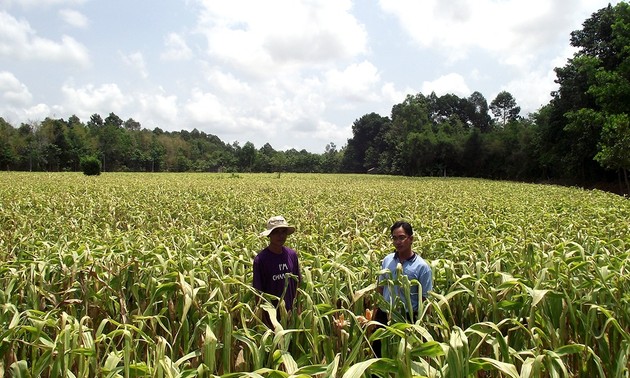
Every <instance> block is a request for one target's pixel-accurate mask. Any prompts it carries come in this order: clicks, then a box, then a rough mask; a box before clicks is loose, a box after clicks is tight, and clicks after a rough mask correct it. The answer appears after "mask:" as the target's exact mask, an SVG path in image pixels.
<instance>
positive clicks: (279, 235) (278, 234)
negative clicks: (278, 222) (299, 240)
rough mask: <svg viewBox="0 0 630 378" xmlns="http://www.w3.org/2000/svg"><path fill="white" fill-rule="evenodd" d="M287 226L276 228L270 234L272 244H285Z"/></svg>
mask: <svg viewBox="0 0 630 378" xmlns="http://www.w3.org/2000/svg"><path fill="white" fill-rule="evenodd" d="M287 230H288V229H287V228H283V227H280V228H276V229H275V230H273V231H272V232H271V233H270V234H269V241H270V243H271V244H279V245H284V242H286V241H287Z"/></svg>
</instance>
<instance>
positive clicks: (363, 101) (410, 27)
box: [0, 0, 618, 153]
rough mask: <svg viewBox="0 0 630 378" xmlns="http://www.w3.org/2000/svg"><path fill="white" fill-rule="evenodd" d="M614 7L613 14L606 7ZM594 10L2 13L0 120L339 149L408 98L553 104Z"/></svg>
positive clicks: (306, 7)
mask: <svg viewBox="0 0 630 378" xmlns="http://www.w3.org/2000/svg"><path fill="white" fill-rule="evenodd" d="M617 2H618V1H611V2H610V3H611V4H612V5H614V4H616V3H617ZM608 4H609V1H601V0H448V1H446V0H362V1H358V0H357V1H350V0H266V1H260V0H125V1H123V0H106V1H105V0H101V1H97V0H0V117H3V118H4V119H5V120H6V121H7V122H9V123H10V124H12V125H13V126H15V127H18V126H19V125H20V124H21V123H30V124H34V123H37V122H41V121H43V120H44V119H45V118H46V117H51V118H55V119H58V118H63V119H66V120H67V119H68V118H69V117H70V116H72V115H76V116H78V117H79V118H80V119H81V121H82V122H84V123H85V122H87V121H89V120H90V116H91V115H93V114H99V115H100V116H101V117H102V118H103V119H105V118H106V117H107V116H108V115H109V114H110V113H115V114H116V115H117V116H118V117H120V118H121V119H122V120H123V121H124V120H128V119H130V118H132V119H134V120H135V121H137V122H139V123H140V124H141V126H142V127H143V128H146V129H149V130H153V129H154V128H156V127H159V128H160V129H162V130H164V131H181V130H188V131H192V130H193V129H197V130H199V131H203V132H205V133H207V134H213V135H216V136H218V137H219V138H220V139H221V140H222V141H223V142H225V143H230V144H231V143H234V142H237V143H238V144H239V145H240V146H243V145H244V144H245V143H247V142H251V143H253V144H254V146H255V147H256V148H261V147H262V146H263V145H265V144H266V143H269V144H270V145H271V146H272V147H273V148H274V149H275V150H282V151H285V150H288V149H291V148H295V149H296V150H302V149H305V150H307V151H309V152H313V153H322V152H324V150H325V148H326V146H327V145H329V144H330V143H333V144H334V145H335V147H336V148H337V149H341V148H342V147H343V146H345V145H346V144H347V140H348V139H349V138H351V137H352V124H353V123H354V122H355V121H356V120H358V119H359V118H361V117H362V116H363V115H366V114H369V113H372V112H374V113H378V114H380V115H381V116H390V115H391V109H392V107H393V106H394V105H395V104H399V103H401V102H402V101H404V99H405V97H406V96H407V95H416V94H418V93H421V94H423V95H426V96H428V95H430V94H431V93H432V92H435V93H436V95H438V96H442V95H445V94H455V95H457V96H459V97H468V96H470V95H471V94H472V93H473V92H475V91H477V92H480V93H481V94H482V95H483V96H484V97H485V98H486V100H487V102H488V104H490V102H491V101H492V100H493V99H494V98H495V97H496V95H497V94H498V93H499V92H501V91H508V92H510V93H511V94H512V96H513V97H514V98H515V99H516V102H517V104H518V105H519V106H520V107H521V109H522V111H521V115H522V116H527V115H528V114H529V113H531V112H535V111H537V110H538V109H540V107H541V106H543V105H545V104H547V103H548V102H549V100H550V98H551V97H550V92H552V91H553V90H555V89H557V85H556V84H555V83H554V80H555V78H556V76H555V73H554V71H553V70H554V68H555V67H562V66H564V65H565V64H566V63H567V59H568V58H570V57H571V56H572V55H573V53H574V52H575V50H574V49H573V48H572V47H571V46H570V33H571V32H572V31H574V30H579V29H581V28H582V23H583V22H584V21H585V20H586V19H588V18H589V17H590V16H591V15H592V14H593V13H594V12H596V11H597V10H599V9H601V8H603V7H606V6H607V5H608Z"/></svg>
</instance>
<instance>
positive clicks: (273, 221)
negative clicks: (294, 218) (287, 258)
mask: <svg viewBox="0 0 630 378" xmlns="http://www.w3.org/2000/svg"><path fill="white" fill-rule="evenodd" d="M276 228H286V229H287V235H291V234H292V233H294V232H295V227H293V226H289V223H288V222H287V221H286V219H284V217H283V216H281V215H278V216H275V217H271V218H269V220H268V221H267V229H266V230H265V231H263V232H261V233H260V236H269V234H271V232H272V231H273V230H275V229H276Z"/></svg>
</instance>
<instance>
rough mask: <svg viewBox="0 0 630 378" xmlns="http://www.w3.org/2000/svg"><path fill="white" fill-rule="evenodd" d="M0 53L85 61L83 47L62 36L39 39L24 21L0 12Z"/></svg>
mask: <svg viewBox="0 0 630 378" xmlns="http://www.w3.org/2000/svg"><path fill="white" fill-rule="evenodd" d="M0 56H6V57H10V58H12V59H19V60H24V61H26V60H41V61H55V62H70V63H73V64H77V65H80V66H87V65H88V64H89V60H90V59H89V56H88V52H87V49H86V48H85V46H83V45H82V44H80V43H79V42H77V41H76V40H75V39H74V38H72V37H70V36H67V35H64V36H62V37H61V42H60V43H58V42H54V41H52V40H50V39H46V38H40V37H38V36H37V33H36V32H35V31H34V30H33V29H32V28H31V26H30V25H29V23H28V22H26V21H23V20H21V21H18V20H17V19H16V18H15V17H13V16H11V15H10V14H8V13H6V12H0Z"/></svg>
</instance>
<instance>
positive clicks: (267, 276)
mask: <svg viewBox="0 0 630 378" xmlns="http://www.w3.org/2000/svg"><path fill="white" fill-rule="evenodd" d="M293 232H295V227H293V226H289V223H287V221H286V220H285V219H284V217H282V216H275V217H272V218H270V219H269V220H268V221H267V228H266V230H265V231H263V232H261V233H260V235H261V236H267V237H268V238H269V245H268V246H267V247H266V248H265V249H263V250H262V251H260V252H259V253H258V255H256V257H255V258H254V288H256V289H258V290H260V291H261V292H264V293H268V294H272V295H275V296H276V297H278V298H281V299H284V305H285V308H286V309H287V311H289V310H291V309H292V308H293V304H294V302H295V298H296V295H297V288H298V286H299V283H300V282H301V281H302V275H301V274H300V265H299V263H298V256H297V253H296V252H295V251H294V250H293V249H291V248H289V247H286V246H284V243H285V242H286V240H287V236H288V235H291V234H292V233H293ZM273 304H274V305H277V304H278V303H277V301H274V302H273ZM278 314H279V313H278ZM267 319H268V318H267V316H266V313H265V320H267ZM265 323H267V324H268V325H269V322H268V321H265Z"/></svg>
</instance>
